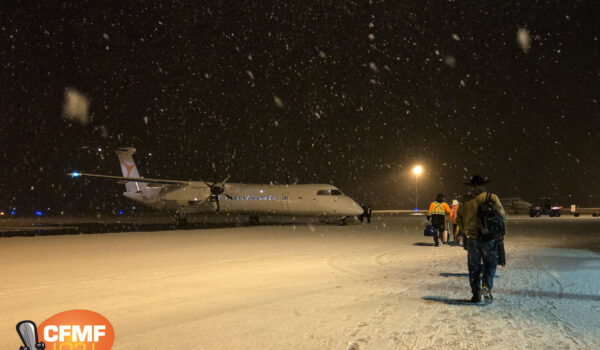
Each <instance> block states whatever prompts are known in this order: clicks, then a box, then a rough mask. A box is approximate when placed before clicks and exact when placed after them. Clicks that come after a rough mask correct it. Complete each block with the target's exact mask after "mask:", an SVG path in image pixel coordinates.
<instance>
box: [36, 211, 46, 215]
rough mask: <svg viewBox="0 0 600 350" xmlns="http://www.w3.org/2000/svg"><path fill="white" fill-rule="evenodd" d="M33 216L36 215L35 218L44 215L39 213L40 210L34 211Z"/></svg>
mask: <svg viewBox="0 0 600 350" xmlns="http://www.w3.org/2000/svg"><path fill="white" fill-rule="evenodd" d="M35 215H37V216H42V215H44V213H42V211H41V210H36V211H35Z"/></svg>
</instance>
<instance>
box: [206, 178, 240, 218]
mask: <svg viewBox="0 0 600 350" xmlns="http://www.w3.org/2000/svg"><path fill="white" fill-rule="evenodd" d="M230 177H231V176H227V178H225V180H223V181H221V182H219V183H216V182H213V183H212V184H209V183H208V182H204V183H205V184H206V186H208V187H209V188H210V197H209V199H210V201H211V202H215V203H217V212H218V211H219V209H220V208H221V207H220V205H219V195H220V194H223V195H224V196H225V197H227V198H229V199H233V198H232V197H231V196H230V195H228V194H227V193H224V192H225V187H224V186H225V183H226V182H227V181H229V178H230Z"/></svg>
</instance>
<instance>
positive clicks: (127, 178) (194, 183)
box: [67, 171, 210, 188]
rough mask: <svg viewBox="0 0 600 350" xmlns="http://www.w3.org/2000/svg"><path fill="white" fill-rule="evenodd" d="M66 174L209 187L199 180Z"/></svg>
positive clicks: (79, 175) (78, 173)
mask: <svg viewBox="0 0 600 350" xmlns="http://www.w3.org/2000/svg"><path fill="white" fill-rule="evenodd" d="M67 175H69V176H71V177H73V178H75V177H82V176H85V177H97V178H102V179H112V180H120V181H127V182H129V181H132V182H147V183H154V184H165V185H176V186H194V187H195V188H204V187H206V188H210V187H209V186H206V185H204V183H203V182H199V181H182V180H165V179H150V178H145V177H125V176H112V175H100V174H90V173H80V172H77V171H74V172H72V173H68V174H67ZM199 183H201V184H203V185H202V186H198V184H199Z"/></svg>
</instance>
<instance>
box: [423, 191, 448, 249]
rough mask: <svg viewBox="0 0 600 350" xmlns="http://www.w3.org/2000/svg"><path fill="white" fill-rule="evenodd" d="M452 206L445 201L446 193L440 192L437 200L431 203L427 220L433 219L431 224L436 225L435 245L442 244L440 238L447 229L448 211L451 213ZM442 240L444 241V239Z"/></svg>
mask: <svg viewBox="0 0 600 350" xmlns="http://www.w3.org/2000/svg"><path fill="white" fill-rule="evenodd" d="M450 212H451V211H450V207H449V206H448V203H446V202H444V194H443V193H438V194H437V196H436V197H435V201H433V202H431V204H430V205H429V212H428V215H427V220H431V226H433V227H435V229H436V230H435V234H434V235H433V241H434V242H435V246H436V247H439V246H440V239H441V238H442V235H443V234H444V231H445V230H446V213H447V214H450ZM442 241H444V240H443V239H442Z"/></svg>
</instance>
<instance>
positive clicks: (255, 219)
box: [248, 215, 260, 226]
mask: <svg viewBox="0 0 600 350" xmlns="http://www.w3.org/2000/svg"><path fill="white" fill-rule="evenodd" d="M248 223H249V224H250V225H252V226H255V225H260V218H259V217H258V216H256V215H250V217H248Z"/></svg>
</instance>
